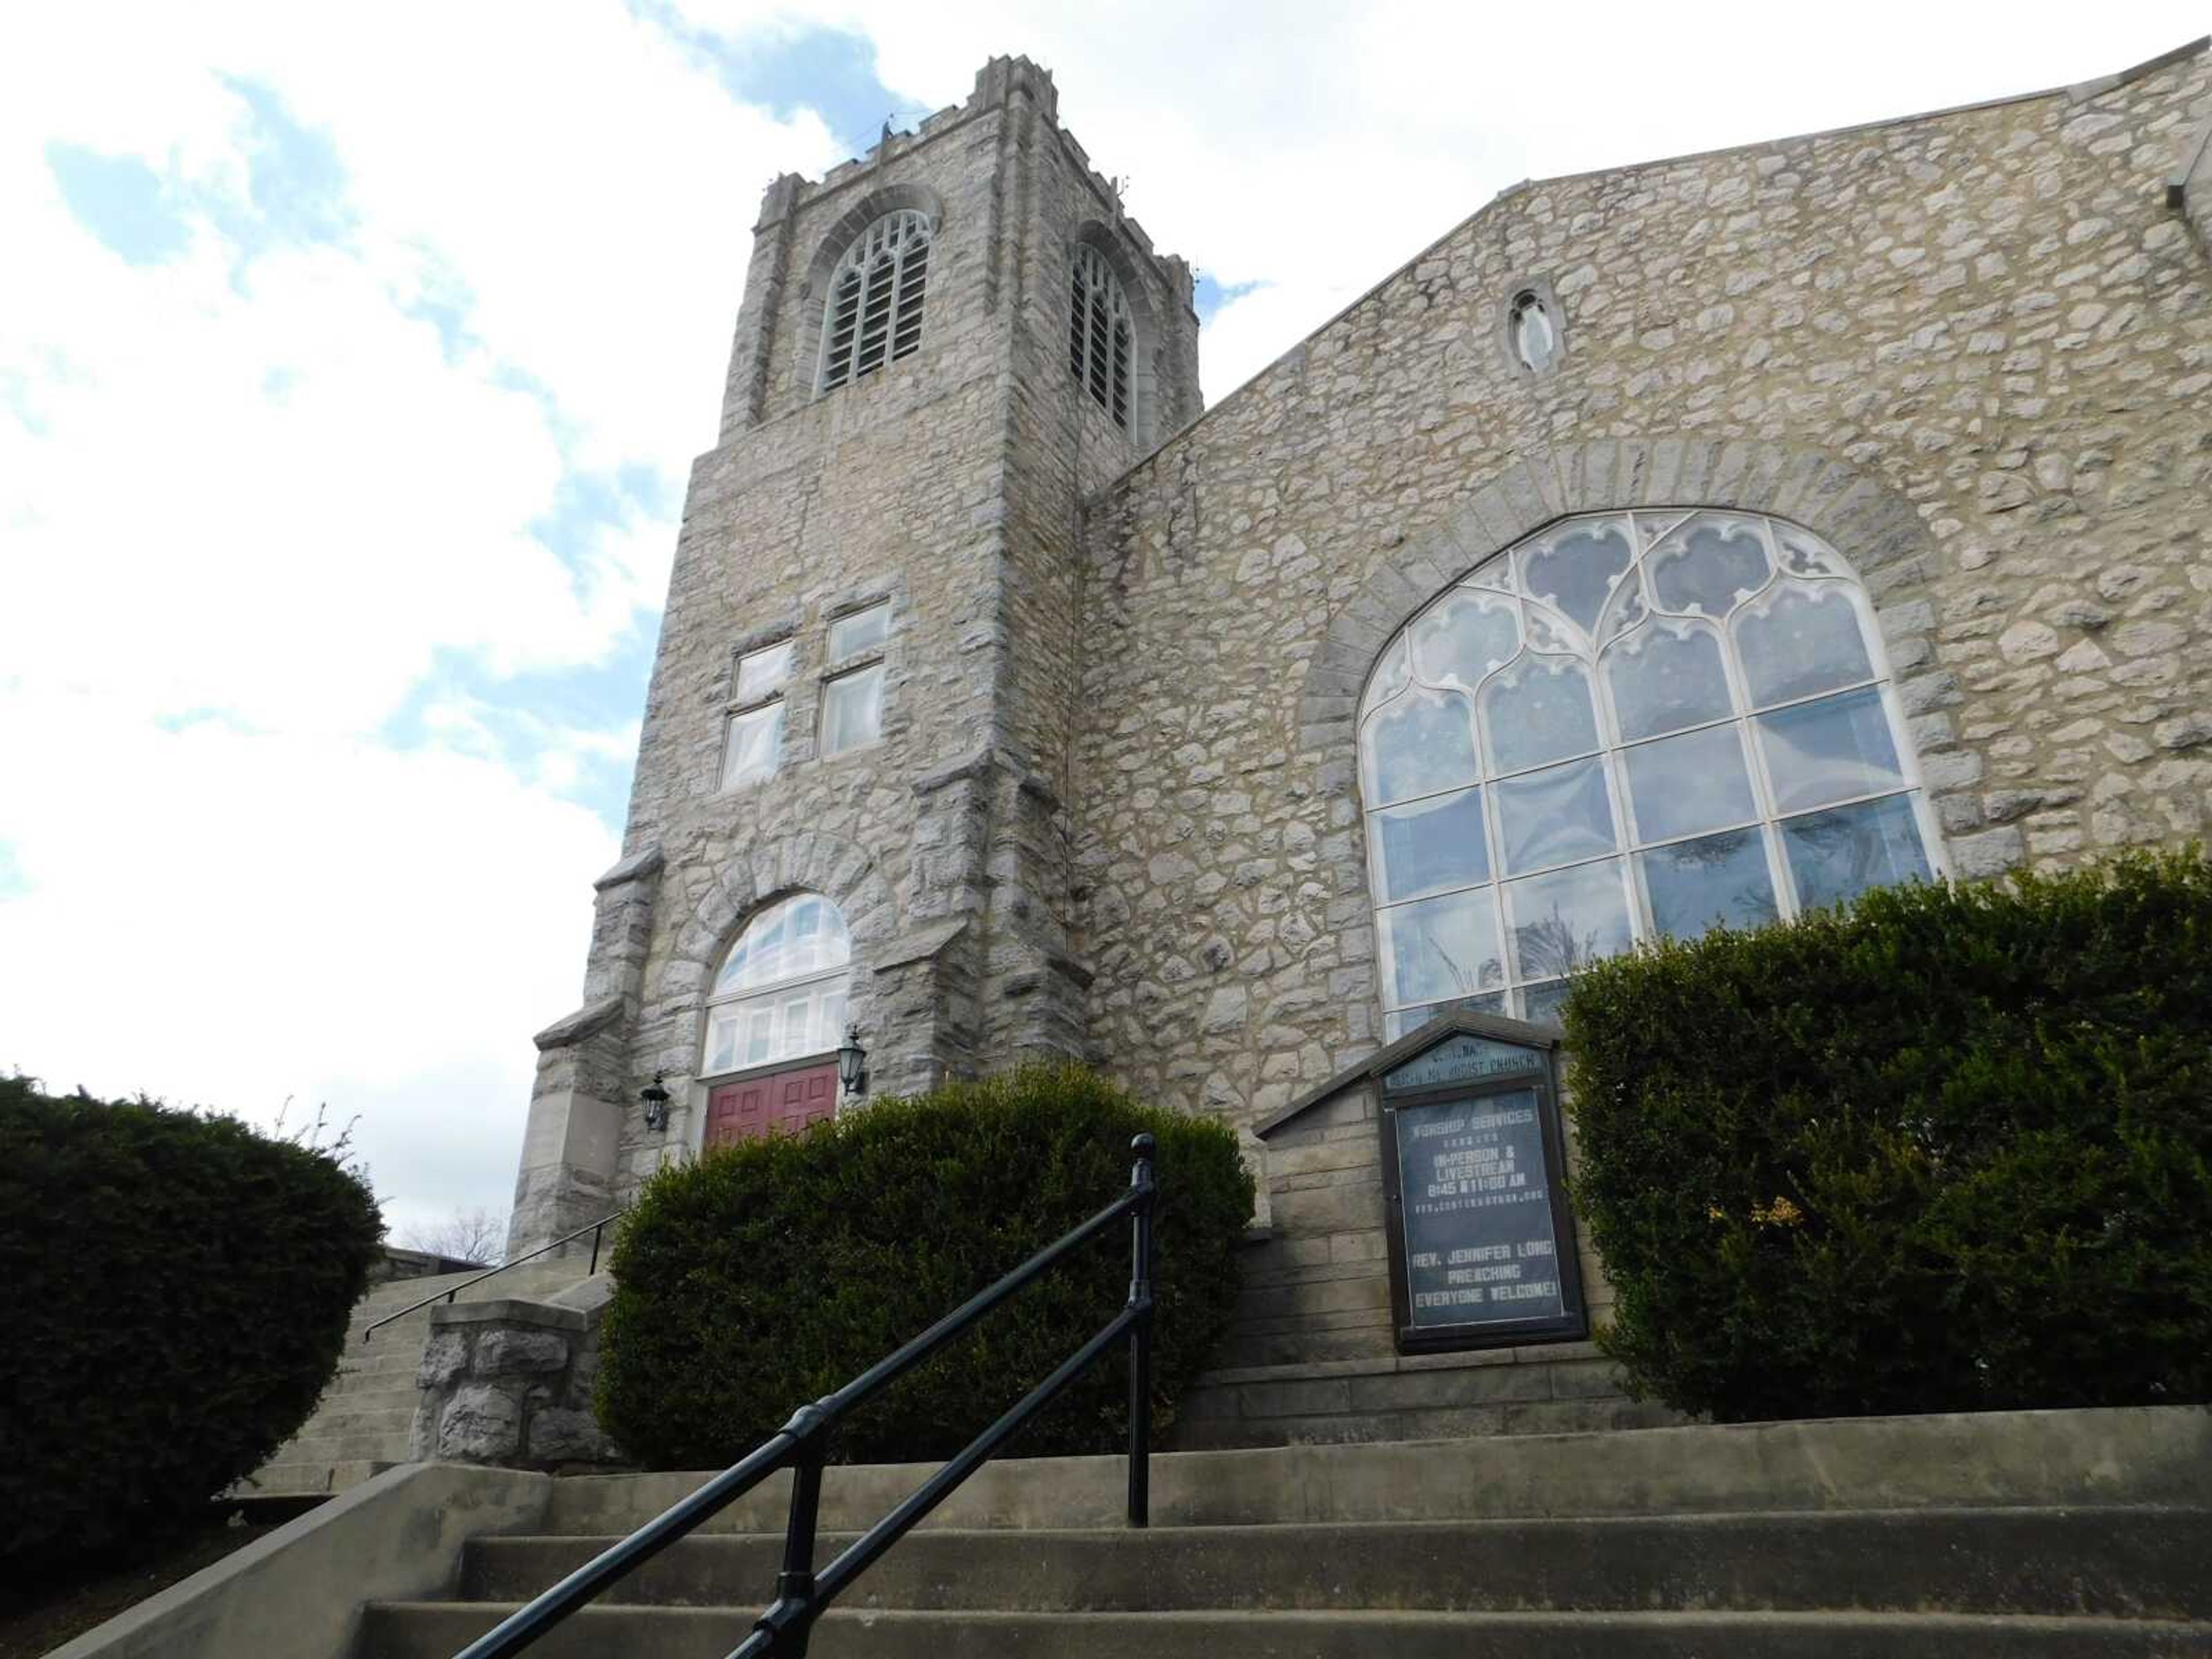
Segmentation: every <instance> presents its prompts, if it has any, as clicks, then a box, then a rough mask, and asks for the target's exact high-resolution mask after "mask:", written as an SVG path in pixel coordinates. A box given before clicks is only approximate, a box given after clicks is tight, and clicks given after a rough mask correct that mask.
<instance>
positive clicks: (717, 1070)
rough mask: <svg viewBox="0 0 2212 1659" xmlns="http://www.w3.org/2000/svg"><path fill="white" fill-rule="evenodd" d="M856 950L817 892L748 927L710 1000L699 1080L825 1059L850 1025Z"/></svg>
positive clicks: (774, 908)
mask: <svg viewBox="0 0 2212 1659" xmlns="http://www.w3.org/2000/svg"><path fill="white" fill-rule="evenodd" d="M852 959H853V946H852V940H851V939H850V937H849V936H848V934H847V933H846V931H845V918H844V917H843V916H842V915H840V914H839V912H838V909H837V907H836V905H835V904H833V903H831V902H829V900H828V899H826V898H824V897H823V896H822V895H821V894H819V893H794V894H793V895H792V896H790V897H789V898H786V899H780V900H778V901H777V902H775V903H774V904H771V905H769V907H768V908H766V909H764V910H763V911H761V912H760V914H759V915H756V916H755V917H754V918H753V919H752V920H751V921H749V922H747V923H746V924H745V930H744V933H740V934H738V942H737V943H736V944H735V945H732V946H731V947H730V953H729V955H728V956H726V957H723V958H722V967H721V971H720V973H718V974H716V975H714V988H713V989H712V990H711V991H709V992H708V999H707V1041H706V1048H705V1053H704V1055H703V1057H702V1064H701V1066H700V1072H699V1074H700V1075H701V1076H702V1077H716V1076H719V1075H720V1074H721V1073H725V1072H739V1071H743V1070H744V1069H745V1068H746V1067H748V1066H769V1065H773V1064H775V1062H777V1061H778V1060H793V1059H797V1058H799V1056H801V1055H805V1054H827V1053H829V1051H830V1050H831V1049H833V1048H836V1046H837V1042H838V1036H839V1034H840V1033H841V1032H842V1030H843V1029H844V1024H845V1001H846V996H847V993H848V989H849V987H850V985H851V982H852V968H851V963H852Z"/></svg>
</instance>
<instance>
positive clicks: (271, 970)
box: [0, 3, 836, 1219]
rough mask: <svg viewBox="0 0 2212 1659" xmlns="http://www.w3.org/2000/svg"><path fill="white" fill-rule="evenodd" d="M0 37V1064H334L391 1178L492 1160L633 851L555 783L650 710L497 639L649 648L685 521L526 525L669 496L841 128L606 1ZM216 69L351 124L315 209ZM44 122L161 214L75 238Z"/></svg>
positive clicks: (506, 1171)
mask: <svg viewBox="0 0 2212 1659" xmlns="http://www.w3.org/2000/svg"><path fill="white" fill-rule="evenodd" d="M0 31H4V35H5V37H6V38H4V39H0V222H4V223H5V224H6V225H7V226H8V228H9V232H8V234H9V256H8V258H6V259H5V260H0V620H4V622H5V624H6V637H7V641H8V648H7V653H6V655H5V657H4V658H3V659H0V848H4V849H5V851H6V861H7V864H8V866H9V869H10V871H11V872H12V873H11V876H10V886H9V889H8V890H6V891H4V892H0V1066H4V1065H15V1066H21V1067H22V1068H24V1069H26V1070H27V1071H31V1072H33V1073H38V1074H40V1075H43V1076H45V1077H46V1078H48V1079H50V1080H52V1082H54V1083H55V1084H57V1085H65V1086H66V1085H76V1084H80V1083H82V1084H83V1085H86V1086H88V1087H90V1088H92V1089H93V1090H94V1091H99V1092H121V1091H131V1090H137V1089H144V1090H147V1091H152V1092H156V1093H160V1094H162V1095H165V1096H167V1097H170V1098H173V1099H182V1100H192V1101H197V1102H202V1103H209V1104H212V1105H216V1106H219V1107H222V1108H226V1109H233V1110H236V1111H238V1112H240V1113H241V1114H242V1115H247V1116H249V1117H252V1118H255V1119H257V1120H259V1121H269V1120H270V1119H271V1118H273V1117H274V1115H275V1114H276V1111H277V1110H278V1109H279V1108H280V1106H281V1105H282V1103H283V1101H284V1100H285V1099H286V1098H287V1097H292V1098H293V1099H294V1100H295V1115H296V1113H297V1112H298V1111H299V1110H300V1109H301V1108H302V1107H303V1106H304V1105H306V1104H307V1103H313V1102H317V1101H322V1100H327V1101H328V1102H329V1103H330V1106H331V1110H332V1112H333V1114H334V1115H336V1116H337V1117H338V1118H340V1119H343V1118H346V1117H349V1116H351V1115H354V1114H355V1113H356V1112H358V1113H360V1114H361V1115H362V1127H361V1131H360V1138H361V1144H362V1147H363V1149H364V1151H365V1152H366V1153H367V1155H368V1158H369V1161H370V1163H371V1164H372V1167H373V1168H374V1172H375V1176H376V1178H377V1182H378V1186H379V1189H380V1192H381V1193H382V1194H384V1195H385V1196H386V1198H387V1199H388V1200H391V1209H390V1213H391V1214H392V1216H393V1218H395V1219H405V1218H409V1217H410V1216H415V1217H420V1216H422V1215H424V1214H425V1213H426V1212H436V1211H438V1210H440V1209H442V1208H447V1207H450V1206H453V1205H459V1204H471V1205H473V1204H495V1205H496V1204H502V1203H504V1201H505V1200H506V1197H507V1191H508V1188H509V1185H510V1183H511V1182H512V1180H513V1167H514V1158H515V1152H516V1148H517V1146H518V1144H519V1141H520V1127H521V1121H522V1117H523V1115H524V1112H525V1110H526V1104H527V1100H528V1092H529V1081H530V1074H531V1069H532V1062H533V1060H534V1053H533V1051H532V1048H531V1047H530V1043H529V1036H530V1033H531V1032H532V1030H537V1029H538V1028H539V1027H541V1026H543V1025H544V1024H546V1023H548V1022H549V1021H550V1020H551V1019H552V1018H556V1016H558V1015H559V1014H561V1013H562V1012H567V1011H568V1008H569V1007H571V1006H573V1004H574V1000H575V997H576V995H577V992H578V987H579V986H580V980H581V975H582V969H583V957H584V944H585V940H586V935H587V929H588V923H589V898H590V889H589V886H588V884H589V882H590V880H591V878H592V877H593V876H594V875H596V874H597V873H599V871H600V870H602V869H603V868H605V866H606V865H607V864H609V863H610V862H611V861H612V860H613V858H614V856H615V854H616V850H617V848H616V842H615V837H614V836H613V835H612V833H611V831H610V829H608V827H607V826H606V824H605V823H603V822H602V821H600V819H599V818H598V817H596V816H594V815H593V814H592V812H591V811H587V810H586V809H585V808H584V807H582V806H580V805H577V804H575V803H574V800H572V799H566V798H564V797H566V796H568V794H569V793H571V792H574V791H577V790H578V789H579V788H580V786H581V785H582V783H583V782H584V781H586V775H587V774H591V775H595V776H597V777H600V778H603V777H604V775H605V769H606V767H607V765H608V763H610V762H612V763H616V764H625V763H627V762H628V760H629V757H630V756H631V755H632V754H634V753H635V743H636V735H637V724H636V716H637V712H638V711H637V709H636V708H635V707H632V706H628V703H627V700H625V706H623V707H619V708H599V709H596V710H586V711H585V712H583V713H581V714H575V713H571V714H566V715H563V716H562V717H559V718H555V717H551V716H550V715H546V716H541V715H539V714H536V713H535V712H534V711H533V710H532V708H530V707H529V705H528V704H527V703H521V702H514V701H512V700H509V701H502V700H501V699H502V696H503V694H502V692H501V690H500V686H499V681H500V679H501V677H502V676H507V675H513V674H516V673H521V672H530V673H532V675H533V676H535V677H536V679H535V680H534V681H533V683H543V682H545V681H546V679H547V677H549V676H550V677H554V678H557V677H558V675H559V674H560V673H561V672H562V671H564V670H568V669H571V668H584V667H588V666H590V665H594V664H599V663H601V662H604V661H605V660H606V659H608V657H609V656H610V654H611V653H613V652H615V651H617V649H623V648H627V647H629V646H630V644H631V642H632V641H634V639H635V634H636V632H637V630H638V628H639V626H640V623H641V619H642V620H643V621H644V622H645V623H647V624H648V625H649V623H650V618H651V616H652V614H653V611H655V610H656V609H657V608H658V605H659V602H660V599H661V596H662V592H663V591H664V589H665V583H666V578H667V566H668V560H669V557H670V556H671V550H672V548H673V545H674V541H675V534H676V522H675V520H674V517H673V515H672V513H669V512H667V511H666V510H665V505H664V507H662V509H661V510H659V511H649V510H646V509H644V508H635V509H634V510H632V511H630V512H629V516H628V517H627V519H626V520H622V521H619V522H614V523H602V524H599V525H596V526H583V527H581V528H579V527H578V526H575V525H574V524H573V523H572V524H571V525H569V526H568V530H567V532H566V533H565V534H564V535H563V537H562V540H561V543H560V544H559V545H558V546H556V545H550V544H549V543H548V541H547V539H546V538H545V536H544V534H543V533H542V532H541V526H543V525H544V522H545V521H547V520H549V519H552V518H555V517H557V516H558V514H559V513H560V510H561V508H562V505H563V503H564V501H567V500H568V499H569V498H570V497H571V496H572V495H573V494H574V489H575V486H576V484H577V481H578V480H579V479H580V478H587V477H592V476H595V475H596V476H597V477H600V478H602V479H604V478H607V477H611V476H612V475H614V474H615V473H616V472H617V471H618V470H626V472H625V476H635V475H639V474H642V475H645V476H657V477H659V479H660V480H662V481H663V486H664V487H663V489H661V490H660V491H659V492H658V493H659V494H661V495H664V496H665V495H669V494H671V493H672V489H673V487H674V485H675V483H676V482H677V481H679V480H680V479H681V477H683V474H684V468H685V466H686V464H687V463H688V462H689V460H690V457H691V456H692V455H693V454H694V453H696V452H697V451H699V450H701V449H703V448H705V447H708V445H710V444H711V443H712V442H713V441H714V426H715V414H716V406H717V404H718V401H719V398H720V386H721V380H722V374H723V368H724V361H725V354H726V349H727V347H726V342H727V338H728V330H729V325H730V319H731V316H732V313H733V312H734V310H735V307H736V304H737V301H738V289H739V286H740V283H741V282H742V278H743V274H744V257H745V254H746V252H747V251H748V249H749V247H750V223H751V219H752V211H751V207H752V200H753V195H754V191H755V189H756V187H757V185H758V184H759V183H761V182H764V181H765V180H766V179H768V178H769V177H770V176H771V175H772V174H774V173H776V172H779V171H781V170H783V169H785V168H787V167H805V168H812V169H818V168H819V167H822V166H823V165H825V164H826V163H828V162H829V161H832V160H834V159H836V158H835V157H834V156H833V155H831V153H830V152H831V147H830V145H829V140H828V138H827V137H826V135H825V134H824V133H823V130H822V127H821V124H820V122H819V121H818V120H817V119H815V118H812V117H811V116H806V117H802V118H799V119H797V120H794V121H792V122H788V123H780V122H777V121H775V120H773V119H771V118H769V117H768V116H767V115H765V114H763V113H762V112H758V111H756V110H750V109H746V108H744V107H741V106H738V105H737V104H734V103H732V101H731V100H729V99H728V97H727V96H726V94H725V93H724V92H723V90H722V89H721V88H720V86H719V85H718V84H717V83H716V82H714V80H713V78H712V77H711V76H709V75H708V73H707V72H706V71H705V70H704V69H703V68H702V66H701V65H700V64H696V63H694V62H692V61H690V59H688V58H685V57H684V55H683V54H682V53H681V52H678V50H677V49H676V48H675V47H674V46H672V45H671V42H670V40H669V39H668V37H667V36H666V35H665V33H664V32H662V31H660V30H659V29H657V28H654V27H650V26H649V25H647V24H645V23H643V22H641V21H638V20H636V19H635V18H634V17H632V16H631V15H629V13H628V12H627V11H626V10H625V9H623V8H622V7H621V6H619V5H617V4H613V3H602V4H599V5H597V6H594V7H588V8H586V7H576V8H569V9H563V10H562V12H561V13H560V14H559V15H558V21H557V24H555V23H554V22H552V21H551V19H550V15H549V14H547V13H545V12H544V11H543V10H542V9H538V8H533V7H529V6H526V5H522V4H520V3H507V4H502V5H490V4H485V5H477V6H471V7H467V8H461V9H453V8H444V7H435V6H430V5H428V4H413V5H401V6H395V7H387V8H385V9H382V10H380V11H379V12H377V13H376V14H375V15H374V16H373V17H371V16H369V15H367V14H363V15H362V16H361V17H360V18H359V20H358V26H357V27H354V28H351V29H345V28H340V27H334V25H333V18H332V15H331V14H330V13H328V12H326V11H319V10H316V9H308V8H298V7H290V6H249V5H234V6H227V7H221V8H169V7H150V6H149V7H146V8H143V9H140V8H122V9H117V8H94V7H82V8H77V7H71V8H47V9H42V10H38V11H35V12H30V13H18V14H15V15H11V16H10V17H9V19H8V21H6V22H5V23H4V24H0ZM124 34H127V35H128V36H129V38H130V40H131V46H132V50H131V51H130V52H118V51H117V50H116V46H115V42H116V40H117V39H118V36H119V35H124ZM241 84H246V85H251V86H254V87H259V88H267V89H268V90H269V91H270V92H271V93H273V94H275V95H276V97H277V98H278V99H280V100H282V102H283V106H284V108H285V109H286V110H287V111H288V112H289V115H290V116H291V118H293V119H294V120H295V121H296V122H297V123H298V124H300V125H301V126H303V127H305V128H307V129H308V130H310V131H313V132H315V133H318V134H319V135H322V137H324V138H325V139H326V140H327V143H328V145H329V146H330V147H331V149H334V150H335V152H336V155H337V162H338V165H339V167H340V168H342V170H343V190H344V201H343V206H344V209H345V213H344V214H343V216H333V215H329V214H323V215H320V216H319V220H320V222H321V228H324V229H325V230H328V229H329V228H331V226H333V225H336V226H338V227H340V234H337V235H335V236H331V235H327V234H325V235H324V236H321V237H319V238H316V239H313V240H302V239H301V238H300V237H298V236H289V237H288V236H287V235H286V234H283V233H284V232H285V231H286V229H287V226H286V225H285V223H284V222H283V220H282V218H281V217H279V218H277V219H275V220H273V221H272V220H271V218H270V216H269V214H268V213H267V212H266V211H265V209H266V208H267V207H268V205H269V204H268V202H267V201H266V200H257V198H256V197H255V189H256V186H257V185H268V184H270V182H271V180H270V179H269V178H268V177H267V176H266V170H267V168H268V167H269V166H270V161H271V155H270V149H269V145H270V135H269V134H268V132H267V131H264V130H261V129H258V128H257V126H256V118H255V115H254V112H253V110H252V108H251V106H250V105H249V102H248V100H247V99H246V97H245V96H244V95H243V94H241V92H240V90H239V88H240V85H241ZM57 142H59V143H69V144H75V145H81V146H83V147H85V148H87V149H91V150H94V151H97V152H100V153H103V154H109V155H131V156H137V157H139V158H142V159H143V161H145V162H146V163H147V164H148V165H149V166H150V167H152V168H153V169H154V170H155V172H156V173H159V174H161V176H162V178H163V179H165V180H166V181H167V195H168V200H167V206H168V208H169V209H170V210H173V211H175V212H178V213H180V214H181V215H182V216H183V220H184V224H185V240H184V242H183V246H182V247H181V249H180V250H179V251H178V252H175V253H174V254H173V256H172V257H169V258H165V259H163V260H161V262H159V263H153V264H129V263H126V262H125V260H124V259H123V258H120V257H118V254H117V253H116V252H113V251H112V250H111V249H110V248H109V247H107V246H103V245H102V243H101V242H100V240H97V239H96V238H95V237H94V235H93V234H91V233H90V232H89V231H88V229H87V228H86V227H85V226H84V225H82V224H81V223H80V222H78V221H77V220H76V218H75V217H74V216H72V214H71V212H70V208H69V207H68V205H67V204H65V202H64V197H63V195H62V192H61V190H60V188H59V186H58V183H57V179H56V177H55V175H54V173H52V170H51V169H50V167H49V166H48V146H49V145H50V144H52V143H57ZM297 159H298V158H296V157H295V158H289V160H297ZM276 161H278V162H279V163H280V164H289V161H288V158H286V157H283V156H282V155H279V156H277V157H276ZM257 166H259V167H262V168H263V169H264V173H263V174H262V175H257V173H256V172H255V168H256V167H257ZM733 176H734V177H735V178H737V179H742V180H743V182H742V183H740V184H736V185H732V177H733ZM274 182H276V184H278V185H288V186H296V185H301V183H302V182H303V180H302V179H285V178H283V177H279V178H278V179H276V180H275V181H274ZM264 194H265V192H264ZM241 234H243V235H244V236H245V238H246V241H245V243H244V244H243V245H242V244H241V243H240V240H239V237H240V235H241ZM430 299H435V300H441V301H445V302H446V304H447V309H446V312H445V313H444V314H445V316H446V317H447V319H450V318H451V317H452V316H453V314H454V309H453V308H454V307H459V314H460V315H461V316H462V317H463V318H464V319H465V327H464V330H463V331H462V332H461V333H460V334H459V336H457V337H451V338H448V337H446V336H445V334H443V333H442V332H441V326H440V325H439V322H438V321H437V320H434V319H433V318H432V316H430V315H429V314H427V313H425V311H424V310H423V307H422V303H421V302H422V301H425V300H430ZM602 494H604V491H602ZM449 663H458V664H460V665H465V667H466V669H467V672H466V674H465V684H467V685H468V686H469V687H470V688H471V690H467V691H462V690H456V689H453V687H454V681H453V676H452V675H451V674H449V673H447V672H446V671H445V666H444V665H447V664H449ZM432 684H436V685H438V686H439V687H440V688H441V689H440V690H437V691H436V692H435V695H433V696H430V697H429V699H428V701H427V702H422V696H423V692H424V688H426V687H427V686H429V685H432ZM415 703H419V704H420V706H419V707H417V708H416V718H415V719H414V720H413V721H412V722H411V723H412V724H413V725H414V726H419V728H420V732H421V740H420V741H419V742H416V743H413V744H412V745H411V746H410V747H408V748H406V749H401V748H398V747H395V746H393V744H392V743H390V742H388V741H386V739H385V738H384V737H383V736H382V735H381V734H382V733H384V732H386V730H387V729H388V728H389V726H390V723H391V722H392V720H393V717H394V716H395V714H398V712H399V711H401V710H402V709H403V708H406V707H409V706H410V704H415Z"/></svg>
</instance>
